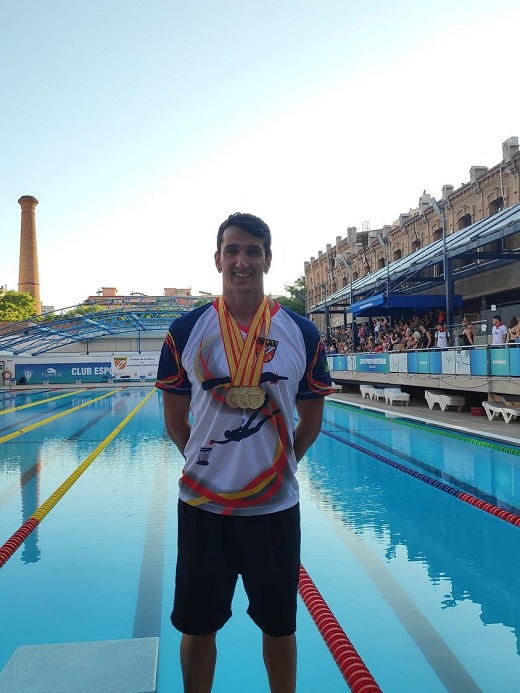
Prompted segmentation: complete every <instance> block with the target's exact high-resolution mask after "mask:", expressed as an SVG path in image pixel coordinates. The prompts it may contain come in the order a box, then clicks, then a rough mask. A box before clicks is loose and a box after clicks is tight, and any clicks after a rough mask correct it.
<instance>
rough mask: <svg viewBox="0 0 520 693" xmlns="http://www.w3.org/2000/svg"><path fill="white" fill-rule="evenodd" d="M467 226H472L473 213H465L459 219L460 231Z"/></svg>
mask: <svg viewBox="0 0 520 693" xmlns="http://www.w3.org/2000/svg"><path fill="white" fill-rule="evenodd" d="M467 226H471V214H465V215H464V216H463V217H461V218H460V219H459V231H460V230H461V229H465V228H466V227H467Z"/></svg>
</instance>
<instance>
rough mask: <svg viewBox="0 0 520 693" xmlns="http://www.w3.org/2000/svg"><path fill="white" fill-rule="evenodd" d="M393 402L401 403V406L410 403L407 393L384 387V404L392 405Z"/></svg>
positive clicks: (395, 388) (399, 389) (398, 389)
mask: <svg viewBox="0 0 520 693" xmlns="http://www.w3.org/2000/svg"><path fill="white" fill-rule="evenodd" d="M394 402H401V406H403V404H404V403H406V406H408V403H409V402H410V395H409V394H408V392H403V391H402V390H401V388H399V387H385V403H386V404H393V403H394Z"/></svg>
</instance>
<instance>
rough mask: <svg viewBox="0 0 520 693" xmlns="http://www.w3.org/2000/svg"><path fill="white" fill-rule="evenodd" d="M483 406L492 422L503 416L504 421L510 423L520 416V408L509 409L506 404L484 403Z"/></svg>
mask: <svg viewBox="0 0 520 693" xmlns="http://www.w3.org/2000/svg"><path fill="white" fill-rule="evenodd" d="M482 406H483V407H484V411H485V412H486V414H487V417H488V419H489V420H490V421H493V419H495V418H498V417H499V416H502V417H503V419H504V421H505V422H506V423H509V422H510V421H512V420H514V419H516V418H517V417H518V416H520V408H518V407H509V406H508V405H507V404H505V403H504V402H482Z"/></svg>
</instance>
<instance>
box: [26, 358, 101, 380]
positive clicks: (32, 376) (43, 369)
mask: <svg viewBox="0 0 520 693" xmlns="http://www.w3.org/2000/svg"><path fill="white" fill-rule="evenodd" d="M111 369H112V364H111V363H110V361H90V362H88V363H73V362H71V363H60V362H53V363H23V364H16V368H15V377H16V382H17V383H20V382H21V383H23V384H25V385H41V384H42V383H48V384H49V385H53V384H58V383H74V382H76V380H81V381H82V382H83V383H100V382H103V380H106V378H107V377H108V376H110V371H111Z"/></svg>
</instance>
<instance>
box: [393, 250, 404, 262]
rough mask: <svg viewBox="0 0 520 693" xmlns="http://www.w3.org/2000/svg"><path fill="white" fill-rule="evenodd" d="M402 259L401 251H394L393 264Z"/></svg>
mask: <svg viewBox="0 0 520 693" xmlns="http://www.w3.org/2000/svg"><path fill="white" fill-rule="evenodd" d="M402 257H403V251H402V250H399V249H398V250H394V262H395V261H396V260H400V259H401V258H402Z"/></svg>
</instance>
